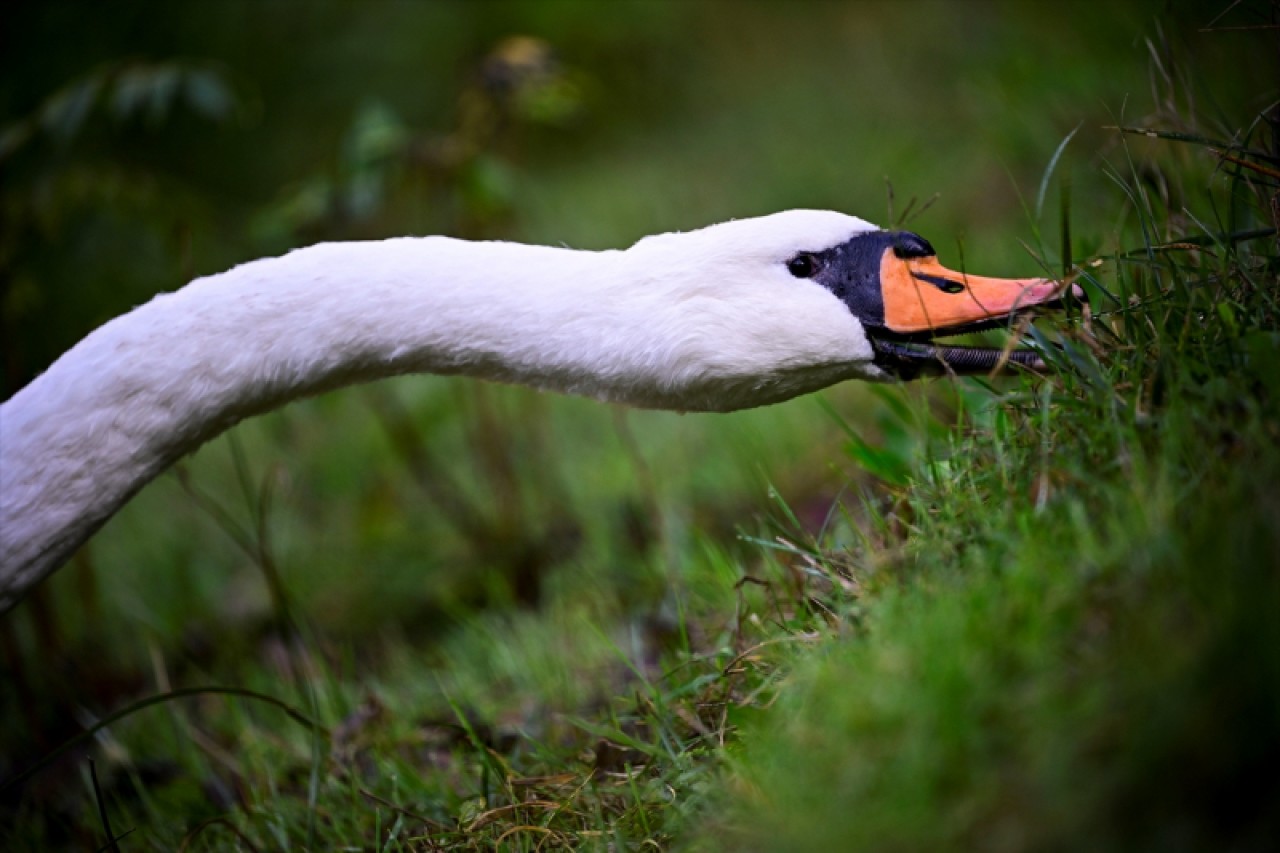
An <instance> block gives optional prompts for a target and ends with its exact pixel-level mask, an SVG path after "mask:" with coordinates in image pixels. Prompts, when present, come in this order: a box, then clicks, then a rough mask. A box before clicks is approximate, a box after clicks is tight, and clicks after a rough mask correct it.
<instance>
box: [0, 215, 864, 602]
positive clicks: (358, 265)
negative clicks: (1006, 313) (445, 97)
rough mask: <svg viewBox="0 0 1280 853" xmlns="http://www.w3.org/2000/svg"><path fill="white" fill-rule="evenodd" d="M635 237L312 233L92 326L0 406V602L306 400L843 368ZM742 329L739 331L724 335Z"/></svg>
mask: <svg viewBox="0 0 1280 853" xmlns="http://www.w3.org/2000/svg"><path fill="white" fill-rule="evenodd" d="M643 247H644V243H641V244H639V245H638V246H637V247H635V248H633V249H631V250H628V251H625V252H616V251H615V252H578V251H572V250H568V249H556V248H548V247H541V246H524V245H518V244H513V243H468V242H465V241H459V240H451V239H448V238H442V237H426V238H401V239H395V240H386V241H382V242H374V243H333V244H321V245H317V246H312V247H310V248H308V249H302V250H298V251H295V252H292V253H290V254H288V255H285V256H283V257H280V258H270V259H265V260H260V261H254V262H252V263H248V264H245V265H243V266H240V267H237V268H235V269H232V270H230V271H228V272H226V273H222V274H221V275H216V276H211V277H208V278H203V279H199V280H197V281H195V282H193V283H191V284H190V285H188V286H187V287H185V288H183V289H181V290H179V291H177V292H175V293H171V294H165V295H162V296H158V297H156V298H155V299H153V300H152V301H151V302H149V303H147V304H145V305H143V306H142V307H140V308H138V309H136V310H134V311H133V312H131V313H129V314H126V315H124V316H122V317H119V318H117V319H115V320H113V321H111V322H109V323H107V324H106V325H104V326H102V327H101V328H99V329H97V330H96V331H94V332H93V333H92V334H90V335H89V336H88V337H87V338H85V339H84V340H83V341H81V342H80V343H79V344H78V345H77V346H76V347H74V348H73V349H72V350H70V351H69V352H67V353H66V354H65V355H64V356H63V357H62V358H60V359H59V360H58V361H57V362H56V363H54V365H53V366H52V367H50V368H49V370H48V371H47V372H46V373H44V374H43V375H42V376H40V377H39V378H38V379H36V380H35V381H34V382H32V383H31V384H30V385H28V386H27V387H26V388H24V389H22V390H21V391H19V392H18V393H17V394H16V395H15V396H14V397H13V398H12V399H11V400H9V401H8V402H7V403H5V404H4V405H3V406H2V407H0V610H3V609H7V608H8V607H9V606H11V605H12V604H13V603H15V602H16V601H17V599H18V598H19V597H20V596H21V594H22V592H23V591H25V590H26V589H27V588H29V587H30V586H31V585H32V584H34V583H36V582H37V581H38V580H40V579H41V578H43V577H44V576H45V575H47V574H48V573H50V572H51V571H53V570H54V569H55V568H57V567H58V566H59V565H61V564H62V563H63V562H65V561H66V560H67V559H69V558H70V556H71V554H72V553H73V552H74V551H75V549H76V548H77V547H78V546H79V545H80V544H82V543H83V542H84V541H85V540H86V539H88V538H89V536H90V535H91V534H92V533H93V532H95V531H96V530H97V529H98V528H99V527H100V526H101V525H102V524H103V523H104V522H105V521H106V520H107V519H108V518H110V517H111V516H112V515H113V514H114V513H115V512H116V510H118V509H119V508H120V507H121V506H122V505H123V504H124V503H125V502H126V501H128V500H129V499H130V498H131V497H132V496H133V495H134V494H135V493H136V492H137V491H138V490H139V489H141V488H142V487H143V486H144V485H145V484H146V483H148V482H149V481H150V480H152V479H153V478H154V477H156V476H157V475H158V474H159V473H160V472H162V471H164V470H165V469H166V468H167V467H169V466H170V465H172V464H173V463H174V462H175V461H177V460H178V459H179V458H181V457H182V456H183V455H184V454H186V453H188V452H190V451H192V450H194V449H195V448H197V447H199V446H200V445H201V444H203V443H204V442H206V441H208V440H209V439H210V438H212V437H214V436H215V435H217V434H218V433H220V432H222V431H223V430H225V429H227V428H228V427H230V426H232V425H233V424H235V423H237V422H239V421H240V420H243V419H244V418H246V417H249V416H251V415H255V414H258V413H261V412H264V411H267V410H269V409H273V408H276V407H278V406H280V405H283V404H284V403H286V402H288V401H289V400H292V399H295V398H298V397H301V396H305V395H309V394H315V393H318V392H321V391H325V390H329V389H332V388H337V387H339V386H343V385H348V384H352V383H355V382H363V381H370V380H373V379H378V378H381V377H386V376H393V375H398V374H404V373H416V372H429V373H461V374H467V375H470V376H475V377H480V378H486V379H493V380H498V381H504V382H516V383H521V384H526V385H531V386H534V387H539V388H548V389H554V390H558V391H563V392H567V393H573V394H583V395H588V396H594V397H597V398H600V399H604V400H611V401H617V402H623V403H627V404H630V405H636V406H645V407H651V408H669V409H678V410H706V409H719V410H725V409H733V408H743V407H746V406H755V405H762V404H764V403H769V402H775V401H777V400H781V399H786V398H788V397H791V396H794V395H796V394H799V393H803V392H805V391H809V390H813V389H815V388H817V387H821V386H823V385H826V384H830V383H831V382H833V381H836V380H838V379H841V378H845V377H846V376H848V375H850V373H851V370H850V368H849V365H848V364H847V363H845V362H844V361H841V360H839V359H837V360H836V362H835V363H832V362H831V360H830V359H827V358H825V357H824V355H823V352H822V347H823V346H828V347H830V342H829V341H827V340H824V339H817V340H815V341H814V344H813V347H814V350H813V352H811V353H799V354H798V355H797V357H794V358H790V359H783V360H782V361H781V362H778V360H777V357H776V354H773V353H770V352H769V344H768V342H769V341H773V342H777V341H780V340H787V339H788V338H792V339H794V338H796V337H797V336H798V335H797V331H798V330H794V329H788V328H783V327H780V326H778V325H777V324H778V323H781V322H784V320H785V318H784V317H782V315H781V313H780V312H776V311H775V312H772V314H767V313H766V312H763V311H761V310H760V307H759V306H757V305H753V304H751V300H750V299H746V300H744V299H742V298H741V296H740V295H737V296H736V298H735V299H732V300H726V299H724V298H722V296H721V295H720V292H718V291H716V290H715V289H714V288H707V287H706V286H705V285H698V284H696V282H695V283H693V284H691V282H694V280H695V278H696V276H695V275H694V273H692V272H690V271H688V270H682V269H680V268H679V264H677V265H676V267H677V268H676V269H674V270H672V269H666V270H663V271H660V272H658V273H655V272H654V271H653V261H654V258H653V257H652V256H651V255H648V254H646V250H643ZM815 290H816V289H815ZM822 298H826V297H825V296H823V297H822ZM734 312H752V313H751V314H750V320H751V321H752V322H745V320H744V317H743V316H742V315H741V314H735V313H734ZM756 327H758V328H756ZM740 328H748V329H750V331H749V332H748V333H747V336H746V337H745V338H743V339H741V340H734V336H735V332H734V330H735V329H740ZM726 329H727V330H728V331H726ZM803 331H804V332H805V333H806V335H807V336H808V337H812V336H813V331H812V328H807V329H804V330H803ZM846 332H847V330H846V329H844V328H843V327H839V328H835V329H833V330H832V335H841V336H847V335H846ZM755 334H759V335H761V336H762V340H764V341H765V342H766V343H765V344H764V345H763V346H762V345H760V344H759V343H758V342H757V341H756V340H755V339H754V338H753V337H751V336H752V335H755ZM770 359H772V360H770Z"/></svg>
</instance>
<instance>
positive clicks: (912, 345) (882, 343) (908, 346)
mask: <svg viewBox="0 0 1280 853" xmlns="http://www.w3.org/2000/svg"><path fill="white" fill-rule="evenodd" d="M871 346H872V348H873V349H875V351H876V357H875V365H876V367H879V368H880V369H881V370H883V371H885V372H886V373H888V374H890V375H891V376H893V377H894V378H895V379H898V380H900V381H903V382H906V381H909V380H912V379H916V378H919V377H922V376H942V375H947V374H956V375H959V376H972V375H976V374H983V373H990V372H991V371H993V370H995V369H996V368H997V367H1000V366H1002V365H1004V364H1016V365H1020V366H1021V367H1025V368H1028V369H1031V370H1043V369H1044V367H1045V363H1044V360H1043V359H1042V358H1040V355H1039V354H1038V353H1036V352H1033V351H1031V350H1020V349H1016V350H1009V351H1007V352H1006V351H1003V350H998V349H986V348H980V347H953V346H939V345H937V344H931V343H922V342H917V341H908V340H887V339H884V338H878V337H871Z"/></svg>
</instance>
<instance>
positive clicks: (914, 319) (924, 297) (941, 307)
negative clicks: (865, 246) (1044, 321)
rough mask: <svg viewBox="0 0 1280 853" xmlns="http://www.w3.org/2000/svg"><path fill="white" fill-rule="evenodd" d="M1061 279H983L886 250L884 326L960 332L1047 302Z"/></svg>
mask: <svg viewBox="0 0 1280 853" xmlns="http://www.w3.org/2000/svg"><path fill="white" fill-rule="evenodd" d="M1065 288H1066V285H1065V284H1061V283H1059V282H1055V281H1051V280H1049V279H1045V278H987V277H985V276H977V275H968V274H967V273H960V272H953V271H952V270H949V269H947V268H946V267H944V266H942V264H940V263H938V258H937V256H936V255H929V256H926V257H915V258H899V257H897V255H895V253H894V251H893V249H886V250H885V252H884V255H883V256H882V257H881V259H880V293H881V297H882V299H883V300H884V325H885V328H886V329H888V330H889V331H891V332H896V333H898V334H903V335H910V334H916V333H920V332H930V333H939V332H947V331H949V330H958V331H962V330H963V329H964V327H968V326H973V325H975V324H984V323H987V322H988V321H992V320H1000V319H1003V318H1005V317H1008V316H1009V315H1011V314H1013V313H1015V312H1017V311H1019V310H1021V309H1024V308H1030V307H1031V306H1033V305H1042V304H1044V303H1046V302H1053V301H1055V300H1057V299H1058V298H1060V297H1061V296H1062V293H1063V290H1064V289H1065Z"/></svg>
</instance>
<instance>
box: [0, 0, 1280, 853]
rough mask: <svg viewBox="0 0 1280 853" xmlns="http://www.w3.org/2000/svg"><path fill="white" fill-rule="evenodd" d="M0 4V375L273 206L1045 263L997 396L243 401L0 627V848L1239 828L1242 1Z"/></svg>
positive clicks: (1271, 827)
mask: <svg viewBox="0 0 1280 853" xmlns="http://www.w3.org/2000/svg"><path fill="white" fill-rule="evenodd" d="M4 15H5V23H4V26H3V27H0V40H2V41H0V68H2V69H3V74H2V76H0V80H2V81H3V83H0V123H2V127H0V311H2V317H3V341H2V342H0V347H2V348H3V359H4V377H3V382H4V383H5V396H8V394H9V393H11V392H12V390H14V389H16V388H17V387H20V386H21V385H22V384H23V383H24V382H26V381H28V380H29V379H30V377H32V376H33V375H35V374H36V373H38V372H39V371H40V370H41V369H42V368H43V367H44V366H45V365H47V364H48V363H49V361H51V360H52V359H53V358H54V357H56V355H57V354H58V353H59V352H61V351H63V350H64V349H66V348H67V347H68V346H70V345H71V344H72V343H73V342H74V341H75V340H77V339H78V338H79V337H80V336H82V335H83V334H85V333H86V332H87V331H88V330H89V329H91V328H92V327H93V326H95V325H96V324H98V323H100V322H103V321H105V320H106V319H108V318H110V317H111V316H114V315H116V314H118V313H120V312H121V311H123V310H126V309H127V308H128V307H129V306H131V305H134V304H137V303H138V302H140V301H143V300H145V299H146V298H147V297H148V296H149V295H150V294H152V293H154V292H157V291H160V290H166V289H172V288H174V287H177V286H180V285H181V284H182V283H184V282H185V281H187V280H189V279H190V278H192V277H194V276H196V275H201V274H206V273H212V272H217V271H220V270H222V269H225V268H226V267H228V266H230V265H232V264H234V263H237V262H240V261H243V260H246V259H250V258H254V257H258V256H261V255H263V254H269V253H276V252H280V251H283V250H285V249H287V248H289V247H290V246H293V245H301V244H305V243H309V242H314V241H316V240H321V239H357V238H359V239H363V238H376V237H381V236H390V235H399V234H404V233H452V234H457V235H461V236H468V237H500V238H507V239H520V240H526V241H531V242H551V243H565V244H568V245H571V246H577V247H582V248H600V247H610V246H623V245H627V244H629V243H630V242H632V241H634V240H635V239H637V238H638V237H640V236H642V235H644V234H647V233H653V232H659V231H668V230H675V229H681V228H689V227H695V226H697V225H701V224H705V223H707V222H712V221H717V220H722V219H727V218H730V217H740V216H747V215H753V214H758V213H765V212H770V211H773V210H777V209H782V208H787V207H799V206H805V207H831V208H836V209H841V210H846V211H848V212H851V213H855V214H857V215H861V216H863V217H864V218H868V219H872V220H875V221H880V222H881V223H884V224H886V225H888V224H894V223H898V222H910V225H911V227H912V228H913V229H915V230H918V231H920V232H922V233H924V234H925V235H926V236H928V237H929V238H930V239H931V240H932V241H933V242H934V244H935V245H936V246H938V247H939V249H940V250H941V252H942V254H943V259H944V260H951V261H953V262H955V261H957V260H958V259H960V258H963V261H964V263H965V265H966V266H967V267H969V268H972V269H975V270H983V271H990V272H992V273H993V274H1010V275H1011V274H1018V273H1031V272H1034V271H1036V270H1037V269H1039V268H1043V269H1047V270H1048V271H1050V272H1053V273H1055V274H1059V273H1063V272H1066V273H1069V274H1072V275H1076V276H1077V277H1078V280H1079V281H1080V282H1081V283H1082V284H1083V285H1084V286H1085V287H1086V289H1087V290H1088V291H1089V294H1090V308H1089V309H1081V308H1077V309H1075V310H1074V311H1073V312H1072V313H1071V314H1070V316H1068V317H1067V318H1066V320H1065V321H1064V322H1062V323H1059V324H1057V325H1056V326H1055V324H1053V323H1046V322H1043V321H1041V322H1040V323H1039V330H1040V331H1039V332H1038V333H1037V334H1038V335H1040V336H1041V337H1040V343H1041V344H1042V345H1043V344H1046V343H1047V342H1048V341H1050V340H1052V341H1055V342H1056V343H1055V345H1053V346H1051V347H1050V348H1049V350H1048V351H1049V352H1051V353H1059V354H1058V355H1055V356H1054V360H1055V364H1054V370H1053V373H1052V376H1050V377H1049V378H1047V379H1007V378H1006V379H1000V380H996V381H995V382H985V381H977V382H965V383H945V382H943V383H936V384H934V385H932V386H918V387H908V388H893V389H872V388H867V387H854V386H849V387H841V388H836V389H832V390H830V391H828V392H826V393H824V394H822V395H818V396H815V397H812V398H808V399H801V400H797V401H794V402H792V403H789V404H786V405H784V406H778V407H773V408H771V409H767V410H762V411H757V412H747V413H742V414H737V415H732V416H678V415H669V414H662V413H648V412H626V411H622V410H614V409H610V408H609V407H605V406H602V405H598V404H594V403H591V402H587V401H580V400H569V399H560V398H551V397H546V396H542V395H537V394H534V393H531V392H527V391H522V390H519V389H507V388H497V387H490V386H482V385H479V384H477V383H466V382H458V381H453V380H446V379H441V378H436V377H413V378H406V379H403V380H398V381H396V382H390V383H384V384H382V385H379V386H375V387H372V388H366V389H355V390H351V391H347V392H342V393H337V394H332V395H327V396H325V397H322V398H319V399H316V400H311V401H307V402H304V403H301V404H298V405H295V406H291V407H289V408H288V409H286V410H284V411H282V412H280V413H277V414H274V415H271V416H268V417H264V418H260V419H257V420H255V421H253V422H250V423H247V424H244V425H242V426H241V427H239V428H237V429H236V430H234V431H233V432H232V433H230V434H229V435H228V436H226V437H224V438H222V439H219V440H218V441H216V442H214V443H212V444H211V445H209V446H208V447H206V448H204V449H203V450H202V451H200V452H199V453H198V454H196V455H195V456H194V457H193V458H192V459H190V460H189V461H188V462H186V463H184V464H183V466H182V467H181V468H180V469H179V470H178V471H177V472H175V474H174V475H172V476H167V477H165V478H163V479H162V480H160V481H158V482H157V483H155V484H154V485H153V486H151V487H150V488H149V489H147V490H146V491H145V492H144V493H143V494H142V495H141V496H140V497H139V498H138V499H137V500H136V501H135V502H134V503H133V504H131V505H130V506H129V507H128V508H127V509H126V510H125V511H124V512H123V513H122V514H121V515H120V516H119V517H118V518H117V519H115V520H114V521H113V522H111V524H110V525H108V527H107V528H106V529H104V530H103V532H102V533H101V534H100V535H99V536H97V537H96V538H95V539H94V540H93V541H92V542H91V543H90V545H89V546H88V547H87V548H86V549H85V550H84V551H83V552H82V553H81V554H80V555H79V557H78V558H77V559H76V561H75V563H74V564H73V565H72V566H70V567H68V568H67V569H64V570H63V571H62V572H61V573H60V574H59V575H57V576H56V577H54V578H53V579H52V580H51V581H50V582H49V583H47V584H45V585H44V586H43V587H41V588H40V589H39V590H38V591H37V592H36V593H35V594H33V595H32V596H30V597H29V598H28V599H27V600H26V601H25V602H23V604H22V605H20V606H19V607H18V608H17V609H15V610H14V611H12V612H11V613H8V614H5V615H4V616H3V617H0V620H2V621H0V629H2V637H0V639H2V640H3V653H4V658H3V665H4V668H5V672H4V681H5V684H6V689H5V690H3V691H0V721H2V722H0V732H3V733H2V734H0V779H6V780H9V783H8V784H7V785H6V787H5V788H4V791H3V797H4V800H3V804H2V806H0V807H2V808H3V809H4V819H3V820H2V821H0V839H3V843H4V844H5V845H6V848H16V849H45V848H57V847H68V848H75V849H85V848H88V849H100V848H101V847H102V846H103V845H105V844H107V843H108V839H109V838H111V837H115V836H121V835H123V838H122V839H121V840H120V841H119V845H120V847H121V848H122V849H148V848H156V849H175V848H184V847H185V848H191V849H200V848H204V849H221V848H224V847H231V846H239V847H241V848H243V849H256V850H266V849H285V848H290V849H295V848H304V849H332V848H347V849H366V848H372V849H491V848H493V847H495V846H498V847H504V848H511V849H551V848H554V847H561V846H585V847H587V848H593V847H600V848H605V847H610V848H612V849H622V848H626V849H631V848H636V849H639V848H642V847H656V848H660V849H665V848H668V847H680V846H688V847H695V848H706V849H718V848H723V849H745V848H754V849H761V850H779V849H812V850H829V849H860V848H884V849H918V848H922V847H963V848H966V849H967V848H974V847H989V848H998V849H1030V848H1064V847H1085V846H1088V847H1090V848H1115V849H1132V848H1134V847H1143V848H1160V849H1169V848H1176V849H1200V848H1213V849H1219V848H1222V847H1232V848H1235V849H1265V848H1267V847H1268V846H1269V844H1271V843H1273V839H1274V838H1275V837H1276V833H1277V830H1278V828H1277V826H1276V815H1277V814H1280V795H1278V793H1277V786H1276V784H1275V782H1274V779H1272V778H1270V776H1271V775H1273V774H1270V773H1269V769H1270V768H1271V767H1273V766H1274V765H1275V760H1276V758H1277V757H1280V651H1278V650H1280V636H1277V625H1278V624H1280V623H1278V622H1277V620H1276V619H1275V618H1274V613H1275V610H1276V606H1277V605H1278V604H1280V580H1278V574H1277V566H1278V565H1280V563H1278V562H1277V556H1280V548H1278V546H1280V542H1277V539H1276V533H1275V531H1276V529H1277V527H1276V522H1277V521H1278V520H1280V519H1278V518H1277V505H1276V497H1275V493H1274V488H1273V485H1272V484H1273V483H1275V482H1276V474H1277V472H1278V469H1280V464H1278V463H1280V456H1278V455H1277V451H1276V449H1275V447H1276V438H1277V433H1278V432H1280V426H1278V424H1280V420H1278V419H1277V414H1278V413H1277V397H1276V394H1277V391H1280V388H1277V387H1276V381H1275V376H1276V375H1280V374H1277V373H1276V368H1277V367H1280V365H1278V364H1277V353H1278V350H1280V337H1278V336H1277V323H1276V306H1275V297H1274V294H1275V293H1276V289H1275V288H1276V284H1277V281H1276V279H1277V260H1276V242H1275V238H1274V234H1273V233H1272V234H1270V235H1268V233H1267V232H1268V229H1274V227H1275V224H1276V223H1275V217H1276V207H1275V204H1276V203H1275V201H1274V199H1275V192H1276V182H1277V174H1276V173H1277V169H1280V162H1278V161H1277V159H1276V158H1277V156H1278V149H1277V148H1276V135H1275V133H1276V127H1275V120H1276V119H1275V113H1274V111H1273V112H1272V113H1270V117H1269V118H1260V116H1262V114H1263V113H1264V112H1265V111H1266V110H1267V109H1268V108H1272V109H1274V108H1273V107H1271V105H1272V104H1273V103H1274V101H1275V100H1276V97H1277V94H1276V90H1275V81H1276V80H1277V79H1280V73H1278V72H1280V68H1278V67H1277V65H1280V62H1278V58H1277V51H1276V44H1277V43H1276V32H1275V30H1274V29H1267V27H1274V26H1275V24H1276V23H1277V19H1276V9H1275V7H1274V6H1273V5H1269V4H1267V3H1262V2H1253V3H1235V4H1231V3H1225V2H1223V3H1208V4H1203V5H1198V6H1197V5H1195V4H1179V5H1178V6H1177V7H1176V8H1169V7H1166V6H1165V5H1164V4H1160V3H1148V4H1143V3H1132V4H1114V3H1112V4H1087V3H1065V4H1046V3H1037V4H1016V3H965V4H941V3H938V4H933V3H926V2H913V3H899V4H874V3H856V4H836V3H812V4H783V3H763V4H747V3H733V4H716V3H687V4H684V3H680V4H678V3H658V2H653V3H625V4H610V5H609V7H608V11H607V12H606V11H604V10H603V9H602V8H601V7H600V6H599V5H598V4H589V3H583V2H564V3H555V2H547V3H473V4H466V3H430V4H353V3H315V4H306V5H303V4H294V3H277V4H249V3H231V2H222V3H217V4H195V5H179V4H161V3H134V4H130V5H129V7H128V8H120V7H116V8H108V7H105V6H101V5H88V4H56V3H55V4H49V3H41V4H29V5H25V6H21V7H19V8H17V9H16V10H12V11H6V12H5V13H4ZM1116 126H1126V127H1137V128H1148V129H1154V130H1158V131H1160V133H1159V134H1125V133H1122V132H1120V131H1118V130H1116V129H1115V127H1116ZM1223 155H1226V156H1225V157H1224V156H1223ZM1231 158H1234V159H1231ZM1239 161H1244V163H1243V164H1242V163H1240V162H1239ZM211 687H218V688H220V689H228V690H230V691H233V692H231V693H227V692H222V693H215V692H211V691H209V689H208V688H211ZM184 691H188V692H184ZM201 691H203V692H201ZM234 691H239V692H234ZM175 693H178V694H182V695H179V696H176V697H175V698H171V699H168V700H166V701H160V702H158V703H156V704H151V705H146V706H145V707H139V704H140V703H145V702H147V701H148V699H149V698H152V697H159V698H162V699H163V698H164V697H166V696H174V694H175ZM122 711H123V712H124V713H122V714H120V716H119V718H118V719H117V718H116V717H115V716H113V715H115V714H117V712H122ZM85 732H90V733H91V734H90V735H89V736H87V737H82V738H81V739H80V740H79V741H77V742H75V743H73V744H72V746H71V748H69V749H66V750H64V751H62V752H56V750H57V749H58V747H59V745H60V744H65V743H66V742H67V741H68V740H70V739H72V738H74V737H76V736H77V735H78V734H82V733H85ZM90 760H92V762H93V763H92V764H90V763H89V762H90ZM42 762H43V763H42ZM32 767H37V768H38V769H36V771H35V772H34V773H32V774H30V775H21V774H23V771H24V770H26V769H27V768H32Z"/></svg>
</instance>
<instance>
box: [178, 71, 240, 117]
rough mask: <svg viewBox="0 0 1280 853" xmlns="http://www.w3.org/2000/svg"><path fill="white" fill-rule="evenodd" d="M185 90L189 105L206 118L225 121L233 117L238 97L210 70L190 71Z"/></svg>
mask: <svg viewBox="0 0 1280 853" xmlns="http://www.w3.org/2000/svg"><path fill="white" fill-rule="evenodd" d="M185 88H186V96H187V101H188V103H190V104H191V107H192V108H193V109H194V110H195V111H196V112H197V113H200V114H201V115H203V116H204V117H205V118H208V119H211V120H213V121H223V120H225V119H227V118H229V117H230V116H231V114H232V111H233V110H234V108H235V104H236V97H235V95H234V94H233V93H232V91H231V88H230V87H229V86H228V85H227V83H226V81H225V80H223V78H222V76H221V75H220V74H218V73H216V72H214V71H211V70H208V69H204V70H201V69H195V70H190V71H188V72H187V75H186V80H185Z"/></svg>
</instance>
